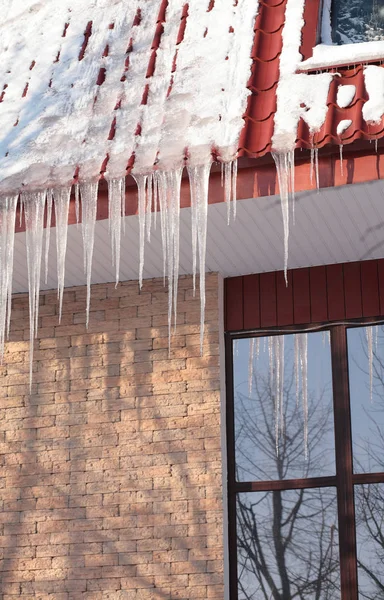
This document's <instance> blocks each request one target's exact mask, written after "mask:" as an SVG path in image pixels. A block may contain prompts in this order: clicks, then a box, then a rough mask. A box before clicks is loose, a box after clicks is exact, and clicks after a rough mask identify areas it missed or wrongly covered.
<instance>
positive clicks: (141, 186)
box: [133, 173, 148, 289]
mask: <svg viewBox="0 0 384 600" xmlns="http://www.w3.org/2000/svg"><path fill="white" fill-rule="evenodd" d="M133 177H134V179H135V181H136V183H137V190H138V196H139V201H138V204H139V207H138V208H139V231H140V233H139V236H140V250H139V255H140V259H139V287H140V289H141V288H142V285H143V270H144V246H145V204H146V189H147V178H148V177H147V175H141V174H139V173H136V174H135V175H133Z"/></svg>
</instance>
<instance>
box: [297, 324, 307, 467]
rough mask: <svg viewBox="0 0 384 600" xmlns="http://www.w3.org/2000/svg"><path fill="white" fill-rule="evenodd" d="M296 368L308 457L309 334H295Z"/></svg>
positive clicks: (305, 448)
mask: <svg viewBox="0 0 384 600" xmlns="http://www.w3.org/2000/svg"><path fill="white" fill-rule="evenodd" d="M294 370H295V383H296V406H299V402H300V396H301V401H302V410H303V420H304V456H305V459H306V460H307V459H308V335H307V334H306V333H298V334H294Z"/></svg>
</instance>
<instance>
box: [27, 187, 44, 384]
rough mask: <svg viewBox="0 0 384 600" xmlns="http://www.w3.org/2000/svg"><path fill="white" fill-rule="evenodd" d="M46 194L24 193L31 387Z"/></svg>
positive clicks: (37, 317) (30, 382)
mask: <svg viewBox="0 0 384 600" xmlns="http://www.w3.org/2000/svg"><path fill="white" fill-rule="evenodd" d="M45 198H46V192H45V191H44V192H24V193H23V202H24V213H25V229H26V245H27V266H28V288H29V333H30V340H29V386H30V388H31V387H32V364H33V348H34V338H35V335H36V331H37V325H38V319H39V292H40V270H41V255H42V248H43V232H44V207H45Z"/></svg>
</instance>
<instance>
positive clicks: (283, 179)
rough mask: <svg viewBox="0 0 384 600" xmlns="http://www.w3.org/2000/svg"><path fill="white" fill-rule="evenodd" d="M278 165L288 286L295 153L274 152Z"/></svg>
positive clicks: (285, 274) (285, 269) (285, 273)
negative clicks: (290, 205) (290, 209)
mask: <svg viewBox="0 0 384 600" xmlns="http://www.w3.org/2000/svg"><path fill="white" fill-rule="evenodd" d="M272 156H273V159H274V161H275V164H276V171H277V178H278V181H279V188H280V202H281V211H282V215H283V227H284V278H285V283H286V285H288V277H287V269H288V240H289V203H290V202H291V203H293V202H294V189H293V187H292V186H293V185H294V173H292V170H294V168H295V167H294V151H293V150H292V151H289V152H272Z"/></svg>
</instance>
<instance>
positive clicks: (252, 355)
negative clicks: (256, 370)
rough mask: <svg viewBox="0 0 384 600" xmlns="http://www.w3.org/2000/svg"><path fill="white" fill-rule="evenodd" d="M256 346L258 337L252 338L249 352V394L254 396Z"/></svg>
mask: <svg viewBox="0 0 384 600" xmlns="http://www.w3.org/2000/svg"><path fill="white" fill-rule="evenodd" d="M255 347H256V338H250V340H249V354H248V395H249V396H252V387H253V365H254V359H255Z"/></svg>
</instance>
